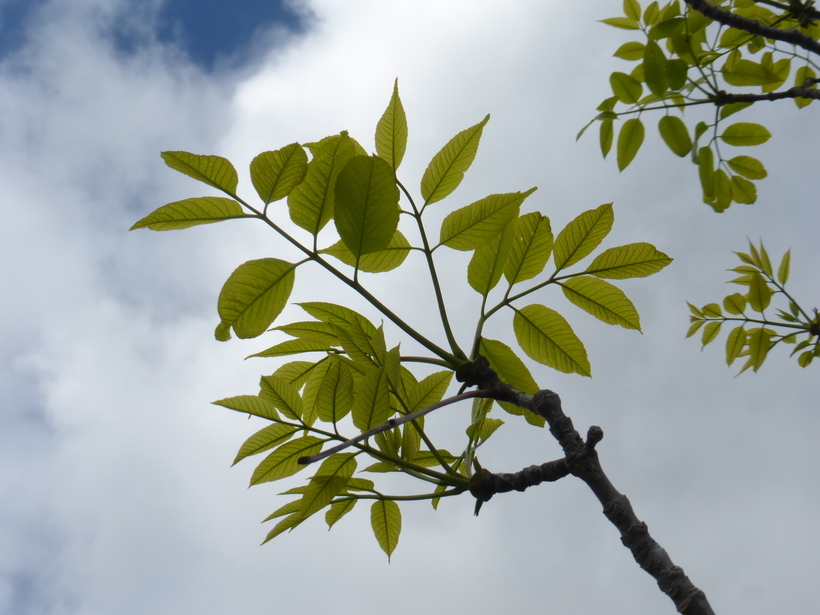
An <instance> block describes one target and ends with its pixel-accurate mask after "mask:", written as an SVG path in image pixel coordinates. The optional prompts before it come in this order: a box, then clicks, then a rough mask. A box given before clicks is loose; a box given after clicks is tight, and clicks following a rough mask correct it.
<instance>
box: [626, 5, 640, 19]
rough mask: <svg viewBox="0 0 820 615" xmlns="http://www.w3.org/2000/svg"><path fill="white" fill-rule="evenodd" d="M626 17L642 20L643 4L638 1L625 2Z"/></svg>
mask: <svg viewBox="0 0 820 615" xmlns="http://www.w3.org/2000/svg"><path fill="white" fill-rule="evenodd" d="M624 15H626V16H627V17H629V19H633V20H635V21H638V20H639V19H640V18H641V3H640V2H638V0H624Z"/></svg>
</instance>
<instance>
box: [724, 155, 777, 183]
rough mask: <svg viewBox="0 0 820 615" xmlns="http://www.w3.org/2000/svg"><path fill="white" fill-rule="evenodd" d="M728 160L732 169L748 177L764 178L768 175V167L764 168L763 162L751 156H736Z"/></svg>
mask: <svg viewBox="0 0 820 615" xmlns="http://www.w3.org/2000/svg"><path fill="white" fill-rule="evenodd" d="M726 162H727V163H728V164H729V168H731V169H732V171H734V172H735V173H738V174H739V175H742V176H743V177H746V178H748V179H763V178H764V177H766V175H768V173H766V169H765V168H763V163H761V162H760V161H759V160H758V159H757V158H752V157H751V156H735V157H734V158H731V159H729V160H727V161H726Z"/></svg>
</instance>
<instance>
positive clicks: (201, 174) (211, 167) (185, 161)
mask: <svg viewBox="0 0 820 615" xmlns="http://www.w3.org/2000/svg"><path fill="white" fill-rule="evenodd" d="M162 159H163V160H164V161H165V164H167V165H168V166H169V167H171V168H172V169H174V170H176V171H179V172H180V173H184V174H185V175H187V176H188V177H193V178H194V179H196V180H199V181H201V182H203V183H205V184H208V185H209V186H213V187H214V188H217V189H219V190H222V191H223V192H226V193H228V194H229V195H231V196H235V195H236V186H237V184H238V183H239V177H238V176H237V174H236V169H234V167H233V165H232V164H231V163H230V161H229V160H227V159H225V158H222V157H221V156H200V155H198V154H191V153H190V152H162Z"/></svg>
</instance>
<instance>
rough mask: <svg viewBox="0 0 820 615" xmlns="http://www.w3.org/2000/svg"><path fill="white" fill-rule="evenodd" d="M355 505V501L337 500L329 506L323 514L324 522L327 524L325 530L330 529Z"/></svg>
mask: <svg viewBox="0 0 820 615" xmlns="http://www.w3.org/2000/svg"><path fill="white" fill-rule="evenodd" d="M355 505H356V500H353V499H351V500H339V501H338V502H333V504H331V505H330V509H328V511H327V512H326V513H325V521H326V522H327V529H330V528H332V527H333V526H334V525H335V523H336V522H337V521H338V520H339V519H341V518H342V517H344V516H345V515H346V514H347V513H349V512H350V511H351V510H353V507H354V506H355Z"/></svg>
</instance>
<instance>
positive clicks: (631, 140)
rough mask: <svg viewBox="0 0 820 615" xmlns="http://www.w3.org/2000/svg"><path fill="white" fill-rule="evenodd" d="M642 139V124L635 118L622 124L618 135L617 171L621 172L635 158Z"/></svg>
mask: <svg viewBox="0 0 820 615" xmlns="http://www.w3.org/2000/svg"><path fill="white" fill-rule="evenodd" d="M643 137H644V128H643V123H642V122H641V120H639V119H638V118H636V117H633V118H630V119H628V120H626V121H625V122H624V125H623V126H622V127H621V132H620V133H619V134H618V151H617V159H618V170H619V171H623V170H624V169H625V168H626V167H628V166H629V163H630V162H632V160H633V159H634V158H635V154H637V153H638V150H639V149H640V148H641V144H642V143H643Z"/></svg>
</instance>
